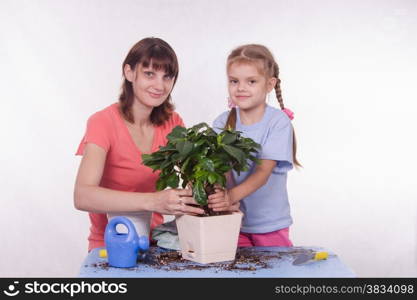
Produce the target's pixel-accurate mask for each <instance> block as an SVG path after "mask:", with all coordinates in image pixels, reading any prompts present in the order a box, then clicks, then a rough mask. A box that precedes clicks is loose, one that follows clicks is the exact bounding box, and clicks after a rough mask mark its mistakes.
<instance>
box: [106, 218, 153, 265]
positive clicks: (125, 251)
mask: <svg viewBox="0 0 417 300" xmlns="http://www.w3.org/2000/svg"><path fill="white" fill-rule="evenodd" d="M118 224H123V225H125V226H126V227H127V230H128V232H127V233H119V232H117V230H116V226H117V225H118ZM104 242H105V243H106V249H107V257H108V262H109V265H110V266H112V267H117V268H131V267H134V266H136V261H137V256H138V251H139V250H140V251H147V250H148V249H149V238H148V237H147V236H138V234H137V233H136V229H135V226H134V225H133V223H132V222H131V221H130V220H129V219H128V218H126V217H115V218H113V219H111V220H110V222H109V223H108V224H107V226H106V231H105V233H104Z"/></svg>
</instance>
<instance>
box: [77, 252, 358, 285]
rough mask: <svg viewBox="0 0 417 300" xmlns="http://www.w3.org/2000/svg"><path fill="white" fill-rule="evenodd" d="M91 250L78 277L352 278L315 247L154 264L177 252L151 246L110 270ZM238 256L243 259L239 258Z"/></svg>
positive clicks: (334, 257) (331, 256)
mask: <svg viewBox="0 0 417 300" xmlns="http://www.w3.org/2000/svg"><path fill="white" fill-rule="evenodd" d="M100 249H101V248H96V249H93V250H92V251H91V252H90V253H88V255H87V257H86V258H85V260H84V262H83V264H82V266H81V269H80V273H79V277H101V278H103V277H110V278H113V277H142V278H155V277H158V278H173V277H182V278H201V277H203V278H216V277H217V278H218V277H239V278H244V277H246V278H248V277H253V278H267V277H269V278H271V277H272V278H283V277H309V278H312V277H355V274H354V273H353V272H352V270H350V269H349V268H348V267H347V266H346V265H345V264H343V263H342V261H341V260H340V259H339V257H338V256H337V255H336V254H334V253H332V252H331V251H329V250H325V249H323V248H319V247H290V248H284V247H252V248H239V249H238V250H237V255H236V260H235V261H229V262H219V263H212V264H206V265H204V264H199V263H196V262H192V261H188V260H177V261H176V262H171V263H167V264H166V265H164V264H158V261H159V262H160V260H158V259H156V258H158V257H159V256H161V255H174V256H177V255H178V254H177V252H176V251H173V250H167V249H163V248H159V247H151V248H150V249H149V250H148V252H146V253H145V254H142V255H140V256H138V263H137V265H136V267H133V268H115V267H110V266H109V265H108V263H107V258H100V257H99V250H100ZM313 251H327V252H328V253H329V257H328V259H326V260H322V261H314V262H311V263H308V264H305V265H300V266H295V265H293V264H292V262H293V261H294V259H295V258H296V257H297V256H298V255H299V254H301V253H311V252H313ZM242 256H244V257H245V258H246V260H243V259H242Z"/></svg>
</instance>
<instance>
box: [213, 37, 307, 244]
mask: <svg viewBox="0 0 417 300" xmlns="http://www.w3.org/2000/svg"><path fill="white" fill-rule="evenodd" d="M278 75H279V70H278V65H277V63H276V61H275V59H274V57H273V55H272V54H271V52H270V51H269V50H268V49H267V48H266V47H264V46H262V45H253V44H252V45H243V46H240V47H238V48H236V49H235V50H233V51H232V52H231V54H230V55H229V57H228V59H227V76H228V89H229V101H230V102H231V104H232V106H233V108H232V109H231V110H230V111H228V112H224V113H223V114H221V115H220V116H219V117H217V118H216V120H215V121H214V123H213V127H214V128H216V129H217V130H221V129H223V128H229V127H232V128H234V129H236V130H238V131H241V132H242V134H243V135H244V136H246V137H249V138H252V139H253V140H254V141H255V142H257V143H259V144H260V145H261V146H262V149H261V151H260V152H259V154H258V158H259V159H260V160H261V163H260V164H259V165H255V164H252V165H251V167H250V169H249V171H248V172H241V174H240V175H238V174H237V173H236V172H234V171H233V172H232V173H230V174H228V187H229V190H228V191H226V192H225V193H217V194H214V195H211V196H210V197H209V206H210V207H212V208H213V209H214V210H215V211H224V210H228V209H229V207H230V206H231V205H236V203H237V202H239V201H240V209H241V211H242V212H243V213H244V217H243V221H242V228H241V233H240V235H239V243H238V246H240V247H250V246H283V247H289V246H292V243H291V241H290V239H289V230H288V228H289V226H290V225H291V224H292V219H291V215H290V207H289V203H288V195H287V187H286V185H287V172H288V171H289V170H291V169H292V167H293V164H295V165H298V166H299V165H300V164H299V163H298V161H297V159H296V155H295V154H296V153H295V152H296V144H295V137H294V130H293V127H292V125H291V120H290V119H292V112H291V111H290V110H288V109H285V107H284V102H283V99H282V95H281V87H280V79H279V78H278ZM272 89H275V94H276V97H277V99H278V103H279V105H280V107H281V110H279V109H275V108H273V107H271V106H269V105H267V104H266V97H267V95H268V93H269V92H271V91H272ZM229 104H230V103H229Z"/></svg>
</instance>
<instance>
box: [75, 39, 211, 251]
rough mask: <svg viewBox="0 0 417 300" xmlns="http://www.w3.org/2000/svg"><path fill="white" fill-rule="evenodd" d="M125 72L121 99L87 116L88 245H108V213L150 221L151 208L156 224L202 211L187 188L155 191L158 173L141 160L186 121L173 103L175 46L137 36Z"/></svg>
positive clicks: (83, 175)
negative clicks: (106, 243) (106, 232)
mask: <svg viewBox="0 0 417 300" xmlns="http://www.w3.org/2000/svg"><path fill="white" fill-rule="evenodd" d="M123 77H124V82H123V85H122V91H121V95H120V97H119V102H118V103H114V104H112V105H110V106H108V107H106V108H105V109H103V110H101V111H99V112H97V113H95V114H93V115H92V116H91V117H90V118H89V119H88V122H87V130H86V133H85V136H84V138H83V139H82V141H81V143H80V145H79V148H78V151H77V153H76V154H77V155H82V156H83V158H82V160H81V163H80V167H79V170H78V175H77V179H76V183H75V190H74V205H75V207H76V208H77V209H79V210H83V211H88V212H89V217H90V221H91V227H90V235H89V238H88V240H89V247H88V248H89V250H91V249H93V248H97V247H103V246H104V230H105V227H106V224H107V214H111V215H117V214H118V215H121V214H128V215H136V216H139V218H140V219H141V222H142V223H144V222H145V223H146V222H148V220H149V221H150V216H151V214H152V212H153V214H152V224H151V228H153V227H155V226H157V225H159V224H161V223H162V220H163V218H162V216H161V214H173V215H180V214H202V213H203V212H204V211H203V210H202V209H200V208H197V207H193V206H188V205H187V204H196V202H195V200H194V199H193V198H192V197H191V196H192V192H191V190H189V189H184V190H179V189H169V190H164V191H160V192H156V191H155V183H156V180H157V179H158V173H153V172H152V169H150V168H148V167H146V166H144V165H142V163H141V155H142V154H145V153H152V152H154V151H156V150H158V148H159V146H163V145H165V144H166V142H167V140H166V135H167V134H168V133H170V132H171V130H172V129H173V128H174V127H175V126H177V125H181V126H184V124H183V121H182V119H181V117H180V116H179V115H178V114H177V113H175V112H174V107H173V105H172V103H171V91H172V89H173V87H174V85H175V82H176V80H177V77H178V61H177V56H176V54H175V52H174V50H173V49H172V48H171V46H170V45H169V44H167V43H166V42H165V41H163V40H161V39H159V38H145V39H143V40H141V41H139V42H138V43H136V44H135V45H134V46H133V47H132V49H130V51H129V53H128V55H127V57H126V59H125V60H124V62H123ZM145 227H146V224H145ZM145 231H146V229H145ZM148 233H149V232H148Z"/></svg>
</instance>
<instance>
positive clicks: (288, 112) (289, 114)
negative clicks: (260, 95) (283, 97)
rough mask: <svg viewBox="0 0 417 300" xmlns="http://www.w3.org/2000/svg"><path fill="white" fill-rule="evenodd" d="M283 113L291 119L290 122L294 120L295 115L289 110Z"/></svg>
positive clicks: (284, 110) (285, 109)
mask: <svg viewBox="0 0 417 300" xmlns="http://www.w3.org/2000/svg"><path fill="white" fill-rule="evenodd" d="M282 111H283V112H284V113H285V114H286V115H287V116H288V118H290V120H292V119H294V113H293V112H292V111H291V109H289V108H284V109H282Z"/></svg>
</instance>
